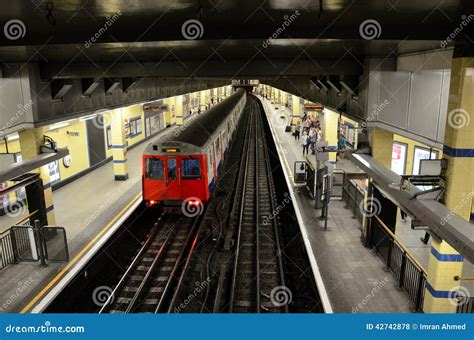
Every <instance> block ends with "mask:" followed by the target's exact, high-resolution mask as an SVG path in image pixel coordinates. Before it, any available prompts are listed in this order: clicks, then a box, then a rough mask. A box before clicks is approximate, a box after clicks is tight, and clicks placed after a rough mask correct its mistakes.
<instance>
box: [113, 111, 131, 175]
mask: <svg viewBox="0 0 474 340" xmlns="http://www.w3.org/2000/svg"><path fill="white" fill-rule="evenodd" d="M110 120H111V124H110V125H111V130H112V131H111V132H112V158H113V164H114V177H115V180H116V181H125V180H127V179H128V164H127V147H128V145H127V136H126V134H127V131H130V127H128V126H126V125H127V122H125V121H124V119H123V113H122V109H115V110H113V111H111V112H110ZM126 130H127V131H126Z"/></svg>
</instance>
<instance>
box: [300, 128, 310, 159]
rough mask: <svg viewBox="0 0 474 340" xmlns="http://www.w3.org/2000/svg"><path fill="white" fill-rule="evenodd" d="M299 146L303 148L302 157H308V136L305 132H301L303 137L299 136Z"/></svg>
mask: <svg viewBox="0 0 474 340" xmlns="http://www.w3.org/2000/svg"><path fill="white" fill-rule="evenodd" d="M301 145H302V146H303V156H304V155H305V153H306V155H308V148H309V136H308V134H307V133H306V131H305V132H303V136H301Z"/></svg>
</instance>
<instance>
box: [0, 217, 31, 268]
mask: <svg viewBox="0 0 474 340" xmlns="http://www.w3.org/2000/svg"><path fill="white" fill-rule="evenodd" d="M36 214H38V210H35V211H33V212H32V213H30V214H28V216H25V217H23V218H22V219H21V220H19V221H17V222H16V223H15V224H14V225H15V226H29V225H30V224H31V219H32V218H33V216H35V215H36ZM30 248H31V243H30V234H29V232H28V230H26V229H25V228H20V229H19V228H15V229H12V227H11V228H8V229H7V230H5V231H3V232H2V233H0V270H3V269H5V268H6V267H8V266H9V265H10V264H13V263H17V262H18V261H19V260H20V258H21V254H23V253H24V252H26V251H29V250H30Z"/></svg>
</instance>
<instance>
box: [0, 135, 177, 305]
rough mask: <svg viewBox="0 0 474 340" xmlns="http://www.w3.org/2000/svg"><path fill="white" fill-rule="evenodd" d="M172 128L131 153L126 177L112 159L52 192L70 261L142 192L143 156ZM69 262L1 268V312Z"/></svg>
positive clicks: (30, 296)
mask: <svg viewBox="0 0 474 340" xmlns="http://www.w3.org/2000/svg"><path fill="white" fill-rule="evenodd" d="M173 128H174V127H172V128H168V129H165V130H163V131H161V132H159V133H158V134H157V135H156V136H154V137H153V138H152V139H150V140H148V141H144V142H143V143H141V144H139V145H137V146H135V147H134V148H132V149H131V150H129V151H128V152H127V158H128V170H129V179H128V180H127V181H115V180H114V174H113V163H112V162H108V163H106V164H104V165H103V166H101V167H99V168H97V169H95V170H94V171H92V172H90V173H88V174H86V175H84V176H82V177H80V178H79V179H77V180H75V181H73V182H71V183H69V184H67V185H65V186H64V187H62V188H60V189H58V190H55V191H54V192H53V202H54V207H55V212H56V224H57V225H58V226H62V227H64V228H65V229H66V233H67V239H68V247H69V255H70V259H71V260H72V259H74V258H75V257H76V256H77V255H78V254H79V253H81V250H82V249H84V247H86V246H87V245H89V246H90V243H91V241H92V240H93V239H94V238H95V237H96V235H98V234H99V233H100V232H101V231H102V230H104V229H105V228H106V226H107V225H108V224H109V223H110V221H112V220H113V219H114V218H115V217H116V216H117V215H119V214H120V213H121V212H122V211H123V210H124V208H125V207H126V206H127V205H129V203H130V202H132V201H133V200H135V199H137V197H139V196H140V193H141V155H142V153H143V151H144V149H145V147H146V146H147V145H148V144H149V143H150V142H152V141H153V140H156V139H158V138H160V137H162V136H164V134H169V133H172V131H173ZM7 218H8V219H7ZM20 218H21V217H17V218H15V219H12V218H9V217H8V216H2V217H0V222H1V223H3V225H6V223H9V222H11V221H13V220H19V219H20ZM4 222H5V223H4ZM7 227H8V226H7ZM73 261H74V260H73ZM70 262H71V261H70ZM68 265H69V264H66V263H51V264H49V266H48V267H45V268H43V267H40V265H39V263H37V262H32V263H28V262H22V263H19V264H14V265H10V266H9V267H7V268H5V269H4V270H1V271H0V313H2V312H3V313H5V312H7V313H15V312H20V311H21V310H22V309H23V308H24V307H25V306H27V305H28V304H29V302H30V301H31V300H32V299H33V298H35V296H37V295H38V293H40V292H41V291H42V290H43V289H44V288H45V287H49V286H48V284H49V283H50V282H51V281H52V280H53V279H54V278H55V277H56V275H57V274H58V273H60V272H61V271H63V269H64V268H65V267H66V266H68Z"/></svg>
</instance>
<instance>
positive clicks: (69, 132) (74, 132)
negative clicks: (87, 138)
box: [66, 131, 79, 137]
mask: <svg viewBox="0 0 474 340" xmlns="http://www.w3.org/2000/svg"><path fill="white" fill-rule="evenodd" d="M66 133H67V135H68V136H71V137H79V132H77V131H66Z"/></svg>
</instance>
